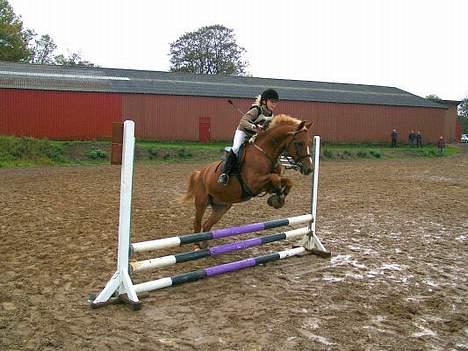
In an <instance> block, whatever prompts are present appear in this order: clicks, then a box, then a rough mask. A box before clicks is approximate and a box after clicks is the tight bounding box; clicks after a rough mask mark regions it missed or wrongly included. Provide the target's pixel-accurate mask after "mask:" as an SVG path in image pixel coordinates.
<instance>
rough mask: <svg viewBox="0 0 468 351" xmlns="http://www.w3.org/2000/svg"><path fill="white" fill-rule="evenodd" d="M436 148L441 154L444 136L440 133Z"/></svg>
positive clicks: (443, 146) (443, 147)
mask: <svg viewBox="0 0 468 351" xmlns="http://www.w3.org/2000/svg"><path fill="white" fill-rule="evenodd" d="M437 148H438V149H439V154H442V153H443V152H444V149H445V140H444V137H443V136H442V135H441V136H440V138H439V141H437Z"/></svg>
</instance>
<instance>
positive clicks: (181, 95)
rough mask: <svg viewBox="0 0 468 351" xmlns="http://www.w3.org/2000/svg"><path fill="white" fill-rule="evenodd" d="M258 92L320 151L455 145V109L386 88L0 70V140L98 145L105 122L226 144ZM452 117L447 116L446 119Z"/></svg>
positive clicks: (92, 70) (41, 68) (93, 70)
mask: <svg viewBox="0 0 468 351" xmlns="http://www.w3.org/2000/svg"><path fill="white" fill-rule="evenodd" d="M266 88H274V89H276V90H277V91H278V92H279V94H280V97H281V103H280V104H279V105H278V107H277V109H276V110H275V113H277V114H278V113H287V114H289V115H292V116H296V117H299V118H301V119H305V120H310V121H313V122H314V129H315V131H314V133H315V134H317V135H321V136H322V138H323V140H324V141H325V142H334V143H335V142H342V143H345V142H349V143H358V142H386V141H388V140H389V135H390V132H391V130H392V129H393V128H396V129H397V131H398V132H399V133H400V140H404V141H406V139H407V135H408V133H409V131H410V130H412V129H413V130H421V132H422V134H423V137H424V140H425V141H426V142H435V141H436V140H437V139H438V138H439V136H440V135H443V136H444V137H445V138H446V140H447V141H449V142H453V141H454V140H455V121H456V110H453V109H452V108H450V109H449V108H448V107H447V106H446V105H442V104H439V103H436V102H433V101H430V100H426V99H424V98H421V97H419V96H416V95H413V94H411V93H408V92H406V91H403V90H401V89H398V88H394V87H385V86H374V85H362V84H343V83H325V82H311V81H297V80H283V79H266V78H255V77H235V76H224V75H194V74H188V73H169V72H154V71H140V70H128V69H111V68H100V67H76V66H74V67H67V66H49V65H31V64H21V63H9V62H0V135H16V136H32V137H36V138H49V139H62V140H77V139H104V138H110V137H111V134H112V122H116V121H121V120H124V119H132V120H134V121H135V122H136V134H137V137H138V138H140V139H149V140H201V141H208V140H230V139H231V138H232V136H233V133H234V129H235V128H236V126H237V123H238V121H239V118H240V114H239V112H238V111H236V110H235V109H234V108H233V106H231V105H230V104H228V102H227V101H228V99H230V100H232V101H233V102H234V104H235V105H236V106H238V107H239V108H240V109H241V110H242V111H246V110H247V109H248V108H249V106H250V105H251V104H252V102H253V101H254V98H255V96H256V95H258V94H259V93H261V92H262V91H263V90H264V89H266ZM453 111H455V112H453Z"/></svg>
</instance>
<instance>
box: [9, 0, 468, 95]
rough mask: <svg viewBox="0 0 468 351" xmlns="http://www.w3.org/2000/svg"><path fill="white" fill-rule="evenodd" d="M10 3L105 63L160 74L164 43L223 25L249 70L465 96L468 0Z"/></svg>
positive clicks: (63, 44)
mask: <svg viewBox="0 0 468 351" xmlns="http://www.w3.org/2000/svg"><path fill="white" fill-rule="evenodd" d="M9 2H10V4H11V5H12V6H13V8H14V11H15V13H16V14H17V15H20V16H21V17H22V19H23V22H24V25H25V27H26V28H29V29H34V30H35V31H36V32H37V33H38V34H49V35H51V37H52V38H53V39H54V41H55V42H56V44H57V45H58V46H59V48H60V49H61V50H62V51H63V52H64V53H70V52H79V53H80V54H81V56H82V58H83V59H86V60H88V61H91V62H93V63H95V64H97V65H99V66H102V67H116V68H132V69H146V70H154V71H167V70H168V69H169V56H168V53H169V43H171V42H173V41H175V40H176V39H177V38H178V37H179V36H180V35H182V34H183V33H185V32H190V31H194V30H196V29H198V28H200V27H202V26H206V25H213V24H222V25H224V26H226V27H228V28H232V29H234V33H235V35H236V38H237V43H238V44H239V45H240V46H242V47H244V48H245V49H246V50H247V52H246V55H245V58H246V59H247V61H248V62H249V67H248V72H249V74H251V75H253V76H255V77H267V78H283V79H298V80H312V81H325V82H341V83H360V84H373V85H385V86H394V87H398V88H401V89H403V90H407V91H409V92H411V93H414V94H416V95H420V96H426V95H428V94H436V95H438V96H439V97H441V98H443V99H452V100H457V99H462V98H464V97H467V96H468V65H467V64H468V0H303V1H302V0H282V1H277V0H268V1H263V0H258V1H256V0H236V1H233V0H229V1H228V0H161V1H158V0H79V1H71V0H9ZM67 50H68V51H67Z"/></svg>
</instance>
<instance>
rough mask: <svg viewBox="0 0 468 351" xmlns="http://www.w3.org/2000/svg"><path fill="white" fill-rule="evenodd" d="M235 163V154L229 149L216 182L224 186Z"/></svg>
mask: <svg viewBox="0 0 468 351" xmlns="http://www.w3.org/2000/svg"><path fill="white" fill-rule="evenodd" d="M235 163H236V154H235V153H234V152H233V151H232V150H231V151H229V154H228V155H227V157H226V161H224V164H223V169H222V171H221V175H220V176H219V177H218V184H222V185H224V186H226V185H227V184H228V183H229V174H230V173H231V171H232V168H233V167H234V164H235Z"/></svg>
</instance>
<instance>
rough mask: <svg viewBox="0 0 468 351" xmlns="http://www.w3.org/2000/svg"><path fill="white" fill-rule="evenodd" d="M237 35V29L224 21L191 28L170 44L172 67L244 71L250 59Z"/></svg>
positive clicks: (210, 71)
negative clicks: (246, 57)
mask: <svg viewBox="0 0 468 351" xmlns="http://www.w3.org/2000/svg"><path fill="white" fill-rule="evenodd" d="M244 52H245V49H244V48H242V47H240V46H239V45H238V44H237V42H236V39H235V37H234V30H233V29H229V28H226V27H224V26H222V25H218V24H217V25H213V26H205V27H202V28H200V29H198V30H197V31H195V32H188V33H185V34H183V35H182V36H180V37H179V39H177V40H176V41H174V42H173V43H171V44H170V53H169V55H170V63H171V67H170V70H171V71H172V72H190V73H203V74H229V75H244V74H245V73H246V67H247V62H246V61H245V60H243V58H242V54H243V53H244Z"/></svg>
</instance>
